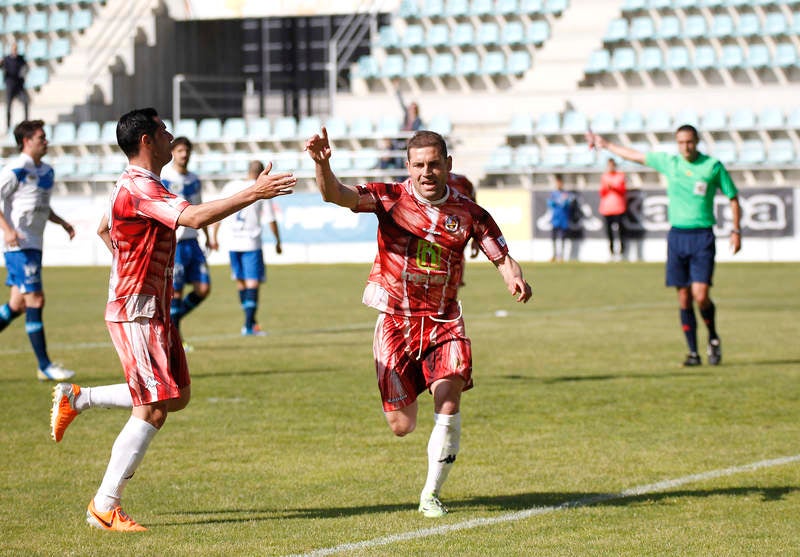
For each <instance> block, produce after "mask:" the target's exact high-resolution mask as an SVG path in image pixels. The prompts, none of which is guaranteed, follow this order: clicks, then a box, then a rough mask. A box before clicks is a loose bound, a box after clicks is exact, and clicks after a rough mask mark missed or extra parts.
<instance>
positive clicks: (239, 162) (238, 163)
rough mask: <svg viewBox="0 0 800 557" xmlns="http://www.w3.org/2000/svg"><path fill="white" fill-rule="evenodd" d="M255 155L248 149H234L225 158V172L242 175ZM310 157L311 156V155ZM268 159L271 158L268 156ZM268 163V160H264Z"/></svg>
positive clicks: (245, 172)
mask: <svg viewBox="0 0 800 557" xmlns="http://www.w3.org/2000/svg"><path fill="white" fill-rule="evenodd" d="M255 158H256V157H255V156H252V155H251V154H250V153H248V152H246V151H234V152H233V153H231V155H230V156H229V157H226V159H225V172H227V173H228V174H236V175H239V176H242V175H244V174H247V170H248V167H249V166H250V161H251V160H253V159H255ZM309 158H310V157H309ZM267 160H269V159H268V158H267ZM264 162H265V163H266V161H264Z"/></svg>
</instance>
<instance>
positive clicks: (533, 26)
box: [525, 19, 550, 46]
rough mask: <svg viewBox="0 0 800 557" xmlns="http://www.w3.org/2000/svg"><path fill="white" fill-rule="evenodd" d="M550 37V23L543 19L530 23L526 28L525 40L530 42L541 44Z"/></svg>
mask: <svg viewBox="0 0 800 557" xmlns="http://www.w3.org/2000/svg"><path fill="white" fill-rule="evenodd" d="M549 38H550V24H549V23H547V22H546V21H545V20H543V19H537V20H536V21H532V22H530V23H529V24H528V27H527V28H526V29H525V40H526V41H527V42H529V43H530V44H535V45H537V46H538V45H541V44H544V43H545V41H547V39H549Z"/></svg>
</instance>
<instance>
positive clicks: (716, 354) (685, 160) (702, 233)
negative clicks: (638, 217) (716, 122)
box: [586, 125, 742, 366]
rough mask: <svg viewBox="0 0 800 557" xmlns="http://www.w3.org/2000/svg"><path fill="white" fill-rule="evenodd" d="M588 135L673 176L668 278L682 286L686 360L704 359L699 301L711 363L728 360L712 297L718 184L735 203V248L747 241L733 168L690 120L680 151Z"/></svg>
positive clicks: (669, 179)
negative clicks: (705, 146) (703, 145)
mask: <svg viewBox="0 0 800 557" xmlns="http://www.w3.org/2000/svg"><path fill="white" fill-rule="evenodd" d="M586 137H587V140H588V141H589V146H590V147H592V146H593V147H596V148H598V149H606V150H608V151H610V152H611V153H613V154H615V155H617V156H620V157H622V158H624V159H627V160H629V161H632V162H637V163H639V164H644V165H646V166H649V167H650V168H653V169H655V170H657V171H658V172H660V173H661V174H663V175H664V177H665V178H666V179H667V200H668V203H669V207H668V211H667V214H668V217H669V223H670V225H671V228H670V231H669V234H668V236H667V268H666V283H667V286H674V287H676V288H677V289H678V304H679V306H680V316H681V326H682V327H683V332H684V334H685V336H686V344H687V345H688V347H689V354H688V355H687V356H686V360H685V361H684V362H683V365H684V366H699V365H700V364H701V361H700V355H699V354H698V352H697V320H696V318H695V313H694V302H697V307H698V308H699V309H700V316H701V317H702V318H703V321H704V322H705V324H706V326H707V327H708V347H707V353H708V363H709V364H711V365H718V364H719V363H720V362H721V361H722V343H721V341H720V338H719V335H718V334H717V328H716V323H715V319H714V314H715V307H714V302H712V301H711V298H710V297H709V288H710V287H711V277H712V275H713V274H714V256H715V254H716V246H715V241H714V240H715V239H714V230H713V226H714V224H715V223H716V219H715V218H714V196H715V194H716V192H717V189H719V190H720V191H722V193H723V194H724V195H725V196H726V197H727V198H728V199H729V200H730V203H731V215H732V217H733V230H732V231H731V238H730V245H731V251H732V252H733V253H737V252H738V251H739V250H740V249H741V247H742V233H741V230H740V228H739V226H740V221H741V209H740V206H739V199H738V197H737V193H738V192H737V190H736V186H735V185H734V184H733V180H731V177H730V175H729V174H728V171H727V170H725V167H724V166H723V165H722V163H721V162H719V161H718V160H717V159H715V158H713V157H709V156H707V155H704V154H703V153H700V152H699V151H698V150H697V143H698V141H699V136H698V134H697V130H696V129H695V127H694V126H690V125H683V126H681V127H680V128H678V131H677V132H676V133H675V141H676V142H677V144H678V153H679V154H678V155H670V154H667V153H642V152H640V151H637V150H636V149H631V148H628V147H623V146H622V145H617V144H615V143H611V142H610V141H607V140H606V139H604V138H603V137H601V136H599V135H597V134H594V133H592V132H589V133H587V134H586Z"/></svg>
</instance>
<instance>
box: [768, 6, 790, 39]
mask: <svg viewBox="0 0 800 557" xmlns="http://www.w3.org/2000/svg"><path fill="white" fill-rule="evenodd" d="M789 31H790V25H789V21H788V20H787V19H786V16H785V15H783V13H781V12H769V13H768V14H767V15H766V17H765V18H764V33H765V34H767V35H771V36H773V37H778V36H783V35H787V34H788V33H789Z"/></svg>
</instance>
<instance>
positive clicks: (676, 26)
mask: <svg viewBox="0 0 800 557" xmlns="http://www.w3.org/2000/svg"><path fill="white" fill-rule="evenodd" d="M680 36H681V20H680V19H678V18H677V16H674V15H667V16H664V17H662V18H661V22H660V23H659V25H658V31H657V32H656V38H657V39H664V40H665V41H669V40H672V39H677V38H678V37H680Z"/></svg>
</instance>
